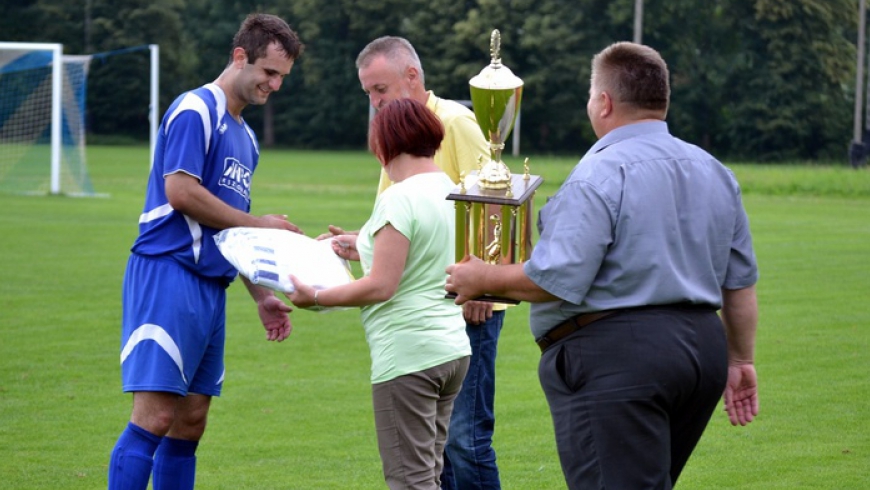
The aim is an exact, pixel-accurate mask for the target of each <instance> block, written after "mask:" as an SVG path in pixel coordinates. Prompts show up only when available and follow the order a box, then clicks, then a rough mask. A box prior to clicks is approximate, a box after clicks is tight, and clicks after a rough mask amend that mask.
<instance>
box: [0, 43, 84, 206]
mask: <svg viewBox="0 0 870 490" xmlns="http://www.w3.org/2000/svg"><path fill="white" fill-rule="evenodd" d="M89 63H90V57H89V56H68V55H63V48H62V46H61V45H60V44H44V43H0V190H2V191H9V192H16V193H36V194H47V193H51V194H61V193H62V194H67V195H93V193H94V189H93V186H92V184H91V181H90V177H89V176H88V171H87V167H86V165H85V100H86V97H85V95H86V87H87V84H86V82H87V74H88V65H89Z"/></svg>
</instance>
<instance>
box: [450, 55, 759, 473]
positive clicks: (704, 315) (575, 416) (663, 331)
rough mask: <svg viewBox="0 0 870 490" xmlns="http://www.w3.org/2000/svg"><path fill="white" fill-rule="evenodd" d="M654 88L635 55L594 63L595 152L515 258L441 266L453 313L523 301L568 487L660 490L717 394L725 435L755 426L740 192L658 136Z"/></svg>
mask: <svg viewBox="0 0 870 490" xmlns="http://www.w3.org/2000/svg"><path fill="white" fill-rule="evenodd" d="M668 77H669V74H668V69H667V65H666V64H665V62H664V60H663V59H662V58H661V56H660V55H659V54H658V53H657V52H656V51H655V50H653V49H651V48H649V47H647V46H642V45H638V44H634V43H627V42H622V43H616V44H613V45H611V46H609V47H608V48H606V49H604V50H603V51H602V52H600V53H599V54H598V55H596V56H595V58H594V59H593V61H592V80H591V88H590V91H589V101H588V104H587V113H588V115H589V119H590V121H591V123H592V127H593V129H594V130H595V134H596V135H597V136H598V138H599V140H598V141H597V142H596V143H595V145H593V146H592V148H591V149H590V150H589V152H588V153H587V154H586V155H585V156H584V157H583V159H582V160H580V163H579V164H578V165H577V166H576V167H575V168H574V170H573V171H572V172H571V174H570V175H569V176H568V178H567V179H566V181H565V182H564V183H563V184H562V187H561V188H560V189H559V191H558V192H557V193H556V194H555V195H554V196H553V197H552V198H551V199H550V200H549V201H548V202H547V204H546V205H545V206H544V207H543V208H542V209H541V212H540V215H539V222H538V227H539V231H540V240H539V241H538V243H537V244H536V248H535V249H534V251H533V253H532V256H531V258H530V260H529V261H527V262H526V263H524V264H513V265H507V266H500V265H499V266H497V265H488V264H485V263H484V262H482V261H481V260H479V259H476V258H467V259H466V260H464V261H463V262H461V263H459V264H456V265H453V266H450V267H449V268H448V269H447V272H448V274H450V276H449V277H448V280H447V286H446V289H447V290H448V291H451V292H455V293H457V294H458V297H457V303H459V304H461V303H463V302H465V301H467V300H471V299H473V298H475V297H477V296H479V295H480V294H483V293H490V294H496V295H500V296H507V297H511V298H514V299H518V300H522V301H529V302H532V303H533V304H532V306H531V312H530V325H531V330H532V334H533V335H534V336H535V341H536V342H537V343H538V345H539V346H540V347H541V350H542V356H541V361H540V365H539V377H540V380H541V385H542V387H543V389H544V393H545V394H546V396H547V401H548V403H549V406H550V412H551V415H552V417H553V422H554V426H555V433H556V444H557V447H558V450H559V457H560V460H561V463H562V471H563V473H564V475H565V479H566V481H567V483H568V487H569V488H571V489H579V488H584V489H585V488H671V487H672V486H673V484H674V483H675V482H676V480H677V478H678V477H679V475H680V472H681V471H682V469H683V466H684V465H685V464H686V461H687V460H688V459H689V456H690V455H691V453H692V450H693V449H694V448H695V445H696V444H697V442H698V440H699V439H700V438H701V434H702V433H703V432H704V429H705V428H706V426H707V423H708V422H709V420H710V417H711V416H712V413H713V411H714V410H715V407H716V405H717V404H718V400H719V398H720V397H721V396H722V394H723V391H724V398H725V409H726V411H727V413H728V416H729V418H730V420H731V423H732V424H734V425H737V424H740V425H745V424H747V423H749V422H751V421H752V419H753V417H754V416H755V415H757V413H758V393H757V378H756V373H755V367H754V347H755V330H756V324H757V318H758V308H757V301H756V293H755V283H756V282H757V280H758V268H757V264H756V260H755V254H754V252H753V249H752V237H751V234H750V230H749V222H748V218H747V216H746V211H745V210H744V207H743V203H742V200H741V195H740V187H739V185H738V183H737V181H736V179H735V178H734V175H733V174H732V173H731V171H730V170H728V169H727V168H726V167H725V166H723V165H722V164H721V163H720V162H718V161H717V160H716V159H715V158H714V157H712V156H711V155H709V154H708V153H707V152H705V151H703V150H701V149H700V148H698V147H696V146H693V145H690V144H688V143H686V142H683V141H681V140H679V139H677V138H675V137H673V136H671V135H670V133H669V132H668V127H667V124H666V123H665V122H664V120H665V116H666V115H667V110H668V103H669V100H670V85H669V81H668ZM717 310H721V312H720V314H719V315H717V314H716V311H717ZM723 326H724V328H723Z"/></svg>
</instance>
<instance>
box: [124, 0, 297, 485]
mask: <svg viewBox="0 0 870 490" xmlns="http://www.w3.org/2000/svg"><path fill="white" fill-rule="evenodd" d="M302 51H303V45H302V44H301V42H300V41H299V38H298V37H297V35H296V33H295V32H293V31H292V30H291V29H290V27H289V26H288V25H287V23H286V22H284V21H283V20H282V19H280V18H278V17H275V16H272V15H266V14H252V15H249V16H248V17H247V18H246V19H245V20H244V22H243V23H242V25H241V27H240V29H239V31H238V32H237V33H236V35H235V37H234V39H233V44H232V51H231V54H230V60H229V63H228V64H227V66H226V68H225V69H224V71H223V72H222V73H221V74H220V76H219V77H218V78H217V79H216V80H215V81H214V82H213V83H209V84H206V85H204V86H202V87H200V88H197V89H195V90H192V91H190V92H186V93H184V94H182V95H180V96H179V97H178V98H177V99H176V100H175V101H174V102H173V103H172V105H171V106H170V107H169V109H168V110H167V111H166V114H165V115H164V117H163V121H162V123H161V126H160V131H159V135H158V138H157V147H156V152H155V157H154V162H153V167H152V170H151V176H150V178H149V181H148V188H147V191H146V196H145V206H144V210H143V212H142V215H141V216H140V217H139V236H138V238H137V239H136V241H135V243H134V244H133V247H132V253H131V255H130V258H129V261H128V264H127V271H126V274H125V277H124V286H123V288H124V289H123V321H122V324H123V326H122V336H121V372H122V378H123V389H124V391H125V392H132V393H133V409H132V414H131V416H130V422H129V424H128V425H127V427H126V429H125V430H124V431H123V432H122V433H121V435H120V437H119V438H118V441H117V443H116V445H115V448H114V450H113V451H112V456H111V460H110V463H109V485H108V487H109V489H125V490H130V489H145V488H147V486H148V480H149V478H151V477H152V474H153V481H152V485H153V488H154V489H155V490H162V489H169V488H172V489H192V488H193V485H194V480H195V470H196V457H195V451H196V448H197V445H198V442H199V440H200V438H201V437H202V435H203V432H204V431H205V425H206V418H207V415H208V410H209V406H210V403H211V397H213V396H218V395H220V392H221V386H222V383H223V379H224V364H223V357H224V339H225V320H226V318H225V317H226V311H225V309H226V288H227V286H229V284H230V283H231V282H232V281H233V279H234V278H235V277H236V275H237V272H236V270H235V268H233V266H232V265H231V264H230V263H229V262H228V261H227V260H226V259H225V258H224V257H223V256H222V255H221V253H220V251H219V250H218V248H217V246H216V244H215V242H214V239H213V237H214V235H215V234H216V233H218V232H219V231H220V230H223V229H225V228H230V227H235V226H247V227H261V228H278V229H284V230H290V231H295V232H299V229H298V228H297V227H296V226H295V225H294V224H292V223H290V222H289V221H287V217H286V216H281V215H264V216H253V215H251V214H249V211H250V209H251V203H250V191H251V177H252V175H253V173H254V171H255V169H256V167H257V162H258V159H259V147H258V144H257V139H256V136H255V135H254V132H253V130H251V128H250V127H249V126H248V125H247V124H246V123H245V121H244V119H242V117H241V112H242V109H244V108H245V107H246V106H247V105H248V104H258V105H259V104H265V103H266V100H267V99H268V98H269V95H270V94H271V93H272V92H275V91H277V90H278V89H279V88H280V87H281V83H282V81H283V80H284V77H285V76H287V75H288V74H289V73H290V70H291V68H292V67H293V63H294V61H295V60H296V59H297V58H298V57H299V56H300V55H301V54H302ZM242 281H243V282H244V283H245V285H246V286H247V288H248V290H249V292H250V293H251V296H252V297H253V298H254V300H255V301H256V302H257V310H258V313H259V315H260V319H261V320H262V322H263V326H264V327H265V329H266V337H267V339H268V340H274V341H279V342H280V341H282V340H284V339H285V338H286V337H287V336H288V335H289V334H290V331H291V329H292V325H291V323H290V317H289V315H288V312H289V311H290V307H289V305H287V304H285V303H284V302H283V301H282V300H281V299H279V298H278V297H276V296H275V295H274V293H273V292H272V291H270V290H268V289H265V288H262V287H260V286H255V285H253V284H251V283H250V282H249V281H247V280H246V279H245V278H242Z"/></svg>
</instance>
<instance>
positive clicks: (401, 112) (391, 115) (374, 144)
mask: <svg viewBox="0 0 870 490" xmlns="http://www.w3.org/2000/svg"><path fill="white" fill-rule="evenodd" d="M443 139H444V125H442V124H441V120H440V119H438V116H436V115H435V113H434V112H432V111H430V110H429V108H427V107H426V106H425V105H423V104H422V103H420V102H417V101H416V100H413V99H407V98H404V99H396V100H394V101H392V102H390V103H389V104H387V105H386V107H384V108H383V109H380V110H379V111H378V112H377V114H375V117H374V119H372V122H371V126H370V127H369V150H371V152H372V153H373V154H374V155H375V156H376V157H377V158H378V160H380V161H381V162H383V163H384V164H386V163H389V162H390V161H391V160H393V159H394V158H396V157H397V156H399V155H401V154H402V153H407V154H409V155H413V156H417V157H432V156H434V155H435V152H436V151H437V150H438V147H440V146H441V140H443Z"/></svg>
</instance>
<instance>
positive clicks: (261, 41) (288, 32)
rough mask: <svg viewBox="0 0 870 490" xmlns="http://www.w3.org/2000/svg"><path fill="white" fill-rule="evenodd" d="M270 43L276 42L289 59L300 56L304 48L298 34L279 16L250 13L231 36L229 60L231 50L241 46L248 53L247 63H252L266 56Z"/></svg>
mask: <svg viewBox="0 0 870 490" xmlns="http://www.w3.org/2000/svg"><path fill="white" fill-rule="evenodd" d="M272 43H278V44H279V45H280V46H281V50H282V51H283V52H284V53H285V54H286V55H287V58H288V59H291V60H295V59H297V58H299V57H300V56H302V51H304V49H305V46H303V44H302V42H301V41H300V40H299V36H297V35H296V33H295V32H294V31H293V29H291V28H290V26H289V25H287V23H286V22H284V20H283V19H281V18H280V17H276V16H274V15H270V14H250V15H248V16H247V17H246V18H245V20H244V21H243V22H242V26H241V27H239V31H238V32H236V35H235V36H234V37H233V47H232V49H230V60H232V56H233V55H232V51H233V50H234V49H235V48H242V49H244V50H245V53H246V54H247V55H248V63H249V64H253V63H254V62H256V61H257V60H258V59H259V58H262V57H264V56H266V48H268V47H269V45H270V44H272Z"/></svg>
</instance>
